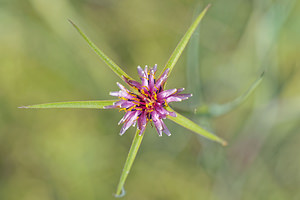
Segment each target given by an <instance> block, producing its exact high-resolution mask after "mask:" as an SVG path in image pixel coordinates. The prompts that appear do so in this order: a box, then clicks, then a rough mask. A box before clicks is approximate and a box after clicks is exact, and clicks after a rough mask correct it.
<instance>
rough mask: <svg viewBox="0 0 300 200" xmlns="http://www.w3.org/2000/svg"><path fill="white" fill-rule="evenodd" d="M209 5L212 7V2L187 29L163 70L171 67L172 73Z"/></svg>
mask: <svg viewBox="0 0 300 200" xmlns="http://www.w3.org/2000/svg"><path fill="white" fill-rule="evenodd" d="M209 7H210V4H209V5H208V6H206V8H205V9H204V10H203V11H202V12H201V13H200V14H199V15H198V17H197V18H196V20H195V21H194V22H193V23H192V25H191V26H190V27H189V29H188V30H187V32H186V33H185V34H184V36H183V37H182V38H181V40H180V42H179V43H178V45H177V46H176V48H175V50H174V51H173V53H172V55H171V56H170V58H169V60H168V62H167V64H166V65H165V67H164V69H163V71H165V70H166V69H167V68H169V69H170V72H169V74H170V73H171V71H172V69H173V67H174V66H175V64H176V63H177V60H178V59H179V57H180V56H181V54H182V52H183V50H184V49H185V47H186V45H187V43H188V41H189V40H190V38H191V36H192V34H193V33H194V31H195V30H196V28H197V26H198V25H199V23H200V22H201V20H202V18H203V17H204V15H205V13H206V11H207V9H208V8H209Z"/></svg>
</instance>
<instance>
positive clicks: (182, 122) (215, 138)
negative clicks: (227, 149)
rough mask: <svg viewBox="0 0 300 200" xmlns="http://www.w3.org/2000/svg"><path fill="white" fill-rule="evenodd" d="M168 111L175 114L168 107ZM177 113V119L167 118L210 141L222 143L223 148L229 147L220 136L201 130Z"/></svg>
mask: <svg viewBox="0 0 300 200" xmlns="http://www.w3.org/2000/svg"><path fill="white" fill-rule="evenodd" d="M167 110H168V111H170V112H174V110H172V109H171V108H170V107H167ZM175 113H176V115H177V116H176V117H172V116H167V117H168V118H169V119H170V120H172V121H173V122H175V123H177V124H179V125H181V126H183V127H185V128H187V129H189V130H191V131H193V132H195V133H197V134H199V135H201V136H203V137H206V138H208V139H210V140H213V141H216V142H219V143H221V144H222V145H223V146H226V145H227V142H226V141H225V140H223V139H222V138H219V137H218V136H216V135H214V134H213V133H210V132H208V131H207V130H205V129H203V128H201V127H200V126H199V125H198V124H196V123H195V122H193V121H191V120H190V119H188V118H186V117H184V116H182V115H180V114H179V113H177V112H175Z"/></svg>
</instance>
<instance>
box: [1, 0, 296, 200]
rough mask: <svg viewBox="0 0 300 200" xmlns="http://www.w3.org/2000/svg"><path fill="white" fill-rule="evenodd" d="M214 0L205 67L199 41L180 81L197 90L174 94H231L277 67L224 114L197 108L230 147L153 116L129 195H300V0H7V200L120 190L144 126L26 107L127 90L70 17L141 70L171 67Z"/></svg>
mask: <svg viewBox="0 0 300 200" xmlns="http://www.w3.org/2000/svg"><path fill="white" fill-rule="evenodd" d="M208 3H212V7H211V8H210V9H209V11H208V13H207V15H206V16H205V18H204V19H203V21H202V23H201V28H200V32H198V33H197V34H196V35H195V36H196V39H197V38H199V44H198V43H194V45H195V46H196V47H198V50H199V52H198V53H197V54H196V56H197V57H196V61H198V64H196V65H197V66H198V68H197V70H198V72H196V73H193V72H192V73H191V72H190V74H189V75H187V73H186V72H187V69H188V67H189V66H192V65H191V64H189V62H190V59H189V55H193V51H192V50H191V49H189V51H185V52H184V54H183V56H182V58H181V59H180V60H179V62H178V63H177V65H176V66H175V69H174V71H173V73H172V75H171V77H170V78H169V79H170V80H169V81H170V82H169V84H168V87H169V88H172V87H177V88H179V87H186V88H187V91H188V92H193V93H194V98H192V99H190V100H189V102H188V103H185V104H182V106H183V107H182V106H180V103H177V104H173V105H175V106H176V107H177V108H179V109H186V108H189V109H190V110H192V108H193V105H195V104H200V105H201V104H203V103H204V102H206V103H225V102H228V101H231V100H232V99H234V98H236V97H237V96H239V95H240V94H242V93H243V92H244V91H246V89H247V88H248V87H249V86H250V85H251V83H253V82H254V81H255V80H256V79H257V78H258V77H259V75H260V74H261V73H262V71H265V72H266V73H265V78H264V80H263V82H262V84H261V85H260V86H259V87H258V89H257V90H256V91H255V92H254V94H253V95H251V96H250V98H249V99H248V100H247V101H246V102H245V103H244V104H243V105H242V106H240V107H238V109H236V110H234V111H233V112H230V113H229V114H227V115H225V116H222V117H219V118H217V119H207V118H199V117H195V116H194V115H193V114H192V113H191V114H189V115H187V114H185V115H187V116H188V117H189V118H192V119H193V120H194V121H196V122H197V123H199V124H202V125H203V126H205V127H207V128H209V129H210V130H212V131H213V132H215V133H216V134H218V135H219V136H221V137H223V138H225V139H226V140H227V141H228V143H229V145H228V146H227V147H225V148H224V147H222V146H220V145H219V144H217V143H213V142H210V141H207V140H205V139H203V138H200V137H198V136H196V135H195V134H193V133H191V132H189V131H187V130H186V129H184V128H182V127H179V126H178V125H176V124H173V123H172V122H166V123H167V125H168V127H169V129H170V131H171V132H172V136H171V137H167V136H165V135H164V136H163V137H162V138H159V137H158V135H157V133H156V131H155V130H154V129H153V128H151V127H150V126H149V128H148V129H147V132H146V136H145V138H144V141H143V143H142V145H141V149H140V151H139V153H138V156H137V159H136V161H135V163H134V165H133V168H132V171H131V173H130V174H129V177H128V179H127V182H126V184H125V189H126V191H127V195H126V196H125V197H124V199H138V200H144V199H145V200H147V199H163V200H166V199H172V200H173V199H175V200H177V199H178V200H181V199H184V200H185V199H187V200H189V199H213V200H215V199H216V200H240V199H249V200H253V199H255V200H259V199H261V200H268V199H270V200H281V199H284V200H286V199H289V200H297V199H300V191H299V188H300V156H299V152H300V131H299V130H300V120H299V118H300V106H299V104H300V93H299V92H300V78H299V77H300V69H299V64H300V62H299V58H300V57H299V56H300V37H299V35H300V2H299V1H297V0H255V1H251V0H248V1H246V0H226V1H221V0H215V1H194V0H154V1H143V0H51V1H50V0H0V199H1V200H52V199H53V200H67V199H68V200H83V199H84V200H94V199H97V200H98V199H112V198H113V193H114V192H115V190H116V186H117V183H118V180H119V176H120V174H121V170H122V167H123V164H124V162H125V158H126V156H127V152H128V149H129V147H130V143H131V140H132V138H133V135H134V128H131V129H129V130H128V131H127V132H126V134H125V135H124V136H122V137H120V136H119V134H118V132H119V130H120V126H117V122H118V120H119V119H120V118H121V116H122V114H123V113H119V112H118V111H115V110H24V109H18V108H17V107H18V106H22V105H30V104H37V103H46V102H56V101H69V100H101V99H111V98H112V97H110V96H109V95H108V93H109V91H114V90H117V86H116V84H115V83H116V82H117V81H120V80H119V78H118V77H117V76H116V75H115V74H114V73H113V72H112V71H111V70H110V69H109V68H108V67H106V66H105V64H104V63H103V62H102V61H100V60H99V59H98V57H97V56H96V55H95V54H94V53H93V52H92V50H90V49H89V47H88V46H87V44H86V43H85V42H84V40H83V39H82V38H81V37H80V36H79V34H78V33H77V32H76V31H75V30H74V28H73V27H72V26H71V25H70V24H69V23H68V21H67V19H72V20H73V21H74V22H75V23H77V24H78V25H79V26H80V27H81V28H82V29H83V30H84V31H85V32H86V33H87V34H88V35H89V36H90V38H91V39H92V40H93V41H94V42H95V43H96V44H97V45H98V46H99V47H100V48H101V49H102V50H103V51H104V52H106V53H107V54H108V55H109V56H110V57H111V58H112V59H113V60H115V62H116V63H118V64H119V65H120V66H122V68H123V69H124V70H125V71H126V72H127V73H128V74H130V75H131V76H133V77H137V72H136V67H137V65H141V66H144V65H146V64H147V65H151V66H152V65H154V64H156V63H157V64H158V65H159V69H162V66H163V65H164V64H165V62H166V61H167V59H168V57H169V55H170V54H171V52H172V51H173V49H174V48H175V46H176V44H177V42H178V41H179V40H180V38H181V36H182V35H183V34H184V32H185V31H186V30H187V28H188V26H189V24H190V23H191V22H192V19H193V16H194V15H195V13H197V12H198V13H199V12H200V10H201V9H203V8H204V6H205V5H207V4H208ZM194 39H195V38H194ZM195 46H194V47H195ZM190 57H193V56H190ZM193 58H194V61H193V62H194V64H195V57H193ZM193 62H192V63H193ZM195 77H196V78H195ZM195 82H196V83H200V84H199V85H195ZM189 83H191V84H193V85H192V86H191V85H189ZM200 90H201V91H200ZM201 94H202V95H201Z"/></svg>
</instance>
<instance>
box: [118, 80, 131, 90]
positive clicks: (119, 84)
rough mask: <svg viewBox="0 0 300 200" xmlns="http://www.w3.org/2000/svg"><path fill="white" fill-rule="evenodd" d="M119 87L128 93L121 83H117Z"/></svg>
mask: <svg viewBox="0 0 300 200" xmlns="http://www.w3.org/2000/svg"><path fill="white" fill-rule="evenodd" d="M117 85H118V86H119V88H120V89H121V90H122V91H126V92H127V91H128V90H127V89H126V88H125V87H124V86H123V85H122V84H121V83H119V82H117Z"/></svg>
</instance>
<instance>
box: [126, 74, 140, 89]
mask: <svg viewBox="0 0 300 200" xmlns="http://www.w3.org/2000/svg"><path fill="white" fill-rule="evenodd" d="M122 78H123V80H124V81H125V82H126V83H127V84H128V85H129V86H130V87H132V88H134V89H138V90H140V89H142V85H141V84H140V83H139V82H137V81H134V80H130V79H128V78H126V77H125V76H122Z"/></svg>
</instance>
